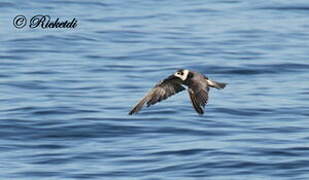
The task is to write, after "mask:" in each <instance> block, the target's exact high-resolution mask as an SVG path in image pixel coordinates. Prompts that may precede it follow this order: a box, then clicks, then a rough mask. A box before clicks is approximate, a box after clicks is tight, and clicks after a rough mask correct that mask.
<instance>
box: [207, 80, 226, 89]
mask: <svg viewBox="0 0 309 180" xmlns="http://www.w3.org/2000/svg"><path fill="white" fill-rule="evenodd" d="M207 82H208V85H209V86H210V87H214V88H217V89H223V88H224V87H225V86H226V85H227V83H220V82H216V81H213V80H209V79H207Z"/></svg>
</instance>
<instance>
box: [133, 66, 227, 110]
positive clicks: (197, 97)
mask: <svg viewBox="0 0 309 180" xmlns="http://www.w3.org/2000/svg"><path fill="white" fill-rule="evenodd" d="M184 86H186V87H187V91H188V93H189V96H190V99H191V102H192V105H193V107H194V109H195V111H196V112H197V113H198V114H203V113H204V108H205V105H206V104H207V101H208V92H209V87H212V88H216V89H223V88H224V87H225V86H226V83H220V82H216V81H213V80H210V79H208V77H206V76H204V75H203V74H201V73H199V72H194V71H190V70H187V69H179V70H177V72H175V73H174V74H173V75H170V76H169V77H167V78H166V79H164V80H162V81H160V82H159V83H158V84H156V85H155V86H154V87H153V88H152V89H151V90H150V91H149V92H148V93H147V94H146V95H145V96H144V97H143V98H142V99H141V100H140V101H139V102H138V103H137V104H136V105H135V106H134V107H133V109H132V110H131V111H130V112H129V115H132V114H135V113H137V112H139V111H140V110H141V109H142V108H143V106H144V104H145V103H146V104H147V107H149V106H151V105H154V104H156V103H157V102H160V101H162V100H165V99H167V98H168V97H170V96H172V95H174V94H176V93H179V92H180V91H183V90H185V89H186V88H185V87H184Z"/></svg>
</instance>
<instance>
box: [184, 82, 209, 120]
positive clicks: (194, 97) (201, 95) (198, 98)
mask: <svg viewBox="0 0 309 180" xmlns="http://www.w3.org/2000/svg"><path fill="white" fill-rule="evenodd" d="M188 92H189V96H190V99H191V102H192V105H193V107H194V109H195V111H196V112H197V113H199V114H204V110H203V109H204V107H205V105H206V104H207V102H208V87H207V85H204V84H193V85H191V86H190V87H189V88H188Z"/></svg>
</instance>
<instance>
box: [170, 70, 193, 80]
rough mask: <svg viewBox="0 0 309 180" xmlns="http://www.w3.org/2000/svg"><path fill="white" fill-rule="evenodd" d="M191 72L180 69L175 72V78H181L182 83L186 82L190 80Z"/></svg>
mask: <svg viewBox="0 0 309 180" xmlns="http://www.w3.org/2000/svg"><path fill="white" fill-rule="evenodd" d="M189 72H190V71H189V70H187V69H179V70H177V72H175V74H174V76H176V77H178V78H180V79H181V80H182V81H185V80H187V78H188V75H189Z"/></svg>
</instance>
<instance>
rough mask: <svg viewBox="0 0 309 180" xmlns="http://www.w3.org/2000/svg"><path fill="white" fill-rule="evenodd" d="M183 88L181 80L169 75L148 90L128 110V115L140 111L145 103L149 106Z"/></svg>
mask: <svg viewBox="0 0 309 180" xmlns="http://www.w3.org/2000/svg"><path fill="white" fill-rule="evenodd" d="M183 90H185V88H184V87H183V86H182V85H181V80H180V79H178V78H177V77H175V76H173V75H171V76H169V77H168V78H166V79H164V80H163V81H161V82H159V83H158V84H156V85H155V86H154V87H153V88H152V89H151V90H150V92H148V93H147V94H146V96H145V97H143V99H141V100H140V101H139V102H138V103H137V105H135V106H134V108H133V109H132V110H131V111H130V112H129V115H132V114H134V113H137V112H138V111H140V110H141V109H142V108H143V106H144V104H145V103H146V104H147V107H149V106H151V105H153V104H155V103H157V102H160V101H162V100H164V99H167V98H168V97H170V96H172V95H174V94H176V93H178V92H180V91H183Z"/></svg>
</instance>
